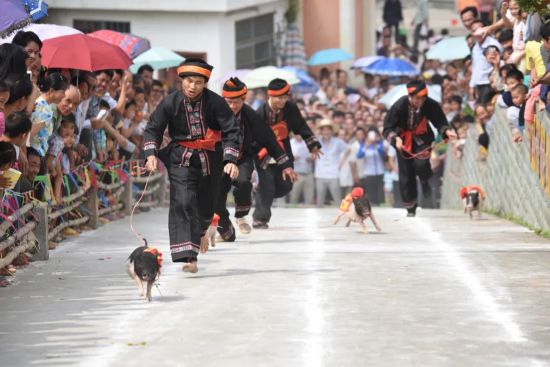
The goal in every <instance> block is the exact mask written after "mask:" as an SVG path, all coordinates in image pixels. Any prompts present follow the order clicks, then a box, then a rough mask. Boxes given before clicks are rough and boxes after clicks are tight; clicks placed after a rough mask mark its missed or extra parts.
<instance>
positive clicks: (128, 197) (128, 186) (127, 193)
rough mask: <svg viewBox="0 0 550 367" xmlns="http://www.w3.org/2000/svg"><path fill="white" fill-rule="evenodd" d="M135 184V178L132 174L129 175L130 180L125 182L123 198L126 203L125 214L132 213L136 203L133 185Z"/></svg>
mask: <svg viewBox="0 0 550 367" xmlns="http://www.w3.org/2000/svg"><path fill="white" fill-rule="evenodd" d="M133 186H134V180H133V178H132V176H131V175H129V176H128V180H127V181H126V182H125V183H124V191H123V192H122V195H121V199H122V203H123V204H124V212H123V213H124V215H130V214H131V213H132V206H133V205H134V200H133V199H134V194H133V192H132V187H133Z"/></svg>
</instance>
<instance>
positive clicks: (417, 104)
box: [384, 80, 456, 217]
mask: <svg viewBox="0 0 550 367" xmlns="http://www.w3.org/2000/svg"><path fill="white" fill-rule="evenodd" d="M407 93H408V96H403V97H401V98H400V99H399V100H397V102H395V103H394V105H393V106H392V107H391V108H390V110H389V112H388V114H387V115H386V120H385V121H384V137H385V138H386V139H387V140H388V141H389V142H390V144H391V145H393V146H394V147H395V148H396V149H397V152H398V154H397V162H398V167H399V188H400V191H401V197H402V199H403V204H404V206H405V208H406V209H407V216H409V217H414V216H415V215H416V207H417V203H416V201H417V195H418V193H417V189H416V176H418V177H419V178H420V183H421V184H422V193H423V194H424V196H426V197H429V196H430V195H431V187H430V184H429V182H428V180H429V179H430V177H431V176H432V168H431V166H430V156H431V152H432V143H433V141H434V139H435V136H434V133H433V131H432V129H431V128H430V126H429V122H431V123H432V125H434V126H435V128H436V129H437V130H438V132H439V134H441V136H443V138H445V139H456V133H455V131H454V130H453V129H452V128H451V127H450V126H449V124H448V123H447V118H446V117H445V114H444V113H443V110H442V109H441V106H440V105H439V103H437V102H436V101H435V100H433V99H431V98H429V97H428V88H427V87H426V84H424V82H422V81H419V80H415V81H412V82H410V83H408V84H407Z"/></svg>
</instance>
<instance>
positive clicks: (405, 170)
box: [397, 152, 433, 208]
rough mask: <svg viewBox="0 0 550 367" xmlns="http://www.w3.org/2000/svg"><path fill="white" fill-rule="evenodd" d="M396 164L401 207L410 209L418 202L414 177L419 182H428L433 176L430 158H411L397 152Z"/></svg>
mask: <svg viewBox="0 0 550 367" xmlns="http://www.w3.org/2000/svg"><path fill="white" fill-rule="evenodd" d="M397 164H398V167H399V190H400V192H401V200H402V202H403V206H404V207H405V208H412V207H414V206H415V205H416V203H417V200H418V189H417V182H416V177H417V176H418V178H419V179H420V181H421V182H428V180H429V179H430V178H431V177H432V175H433V172H432V166H431V164H430V157H429V156H428V157H411V156H410V155H408V154H407V153H406V152H397Z"/></svg>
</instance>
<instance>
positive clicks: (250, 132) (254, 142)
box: [238, 104, 293, 169]
mask: <svg viewBox="0 0 550 367" xmlns="http://www.w3.org/2000/svg"><path fill="white" fill-rule="evenodd" d="M238 120H240V122H241V129H242V130H241V133H242V134H243V135H244V136H243V146H242V149H241V152H242V158H243V159H244V158H255V157H256V154H258V152H259V151H260V149H262V148H266V149H267V151H268V153H269V155H270V156H272V157H274V158H275V160H276V161H277V164H278V165H279V166H281V167H282V168H283V169H284V168H288V167H292V166H293V164H292V162H291V161H290V159H289V158H288V155H287V154H286V153H285V151H284V150H283V148H281V146H280V145H279V143H278V142H277V138H276V137H275V134H274V133H273V130H271V129H270V128H269V126H268V125H266V123H265V122H264V121H263V120H262V119H261V118H260V116H259V115H258V113H256V111H254V109H253V108H252V107H250V106H248V105H246V104H245V105H243V108H242V109H241V112H240V119H239V118H238Z"/></svg>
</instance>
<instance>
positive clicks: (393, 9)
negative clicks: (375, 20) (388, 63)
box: [383, 0, 403, 43]
mask: <svg viewBox="0 0 550 367" xmlns="http://www.w3.org/2000/svg"><path fill="white" fill-rule="evenodd" d="M383 19H384V23H386V25H387V26H389V27H391V28H395V31H394V32H395V33H394V37H395V42H396V43H397V42H399V23H400V22H401V21H402V20H403V12H402V10H401V1H400V0H386V2H385V3H384V14H383Z"/></svg>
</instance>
